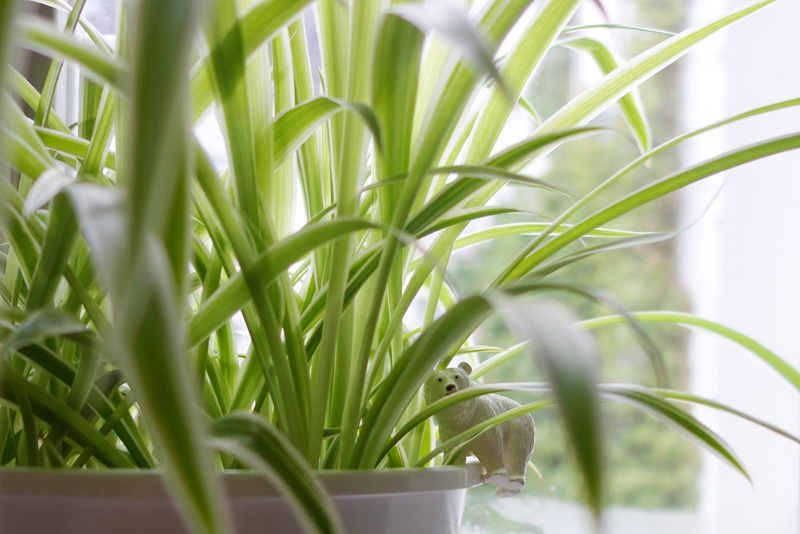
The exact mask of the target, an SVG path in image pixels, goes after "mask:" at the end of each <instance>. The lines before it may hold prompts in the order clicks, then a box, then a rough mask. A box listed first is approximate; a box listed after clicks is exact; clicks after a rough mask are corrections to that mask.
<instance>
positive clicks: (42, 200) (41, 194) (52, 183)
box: [22, 168, 75, 217]
mask: <svg viewBox="0 0 800 534" xmlns="http://www.w3.org/2000/svg"><path fill="white" fill-rule="evenodd" d="M74 182H75V179H74V178H72V177H70V176H67V175H66V174H64V172H62V171H61V170H60V169H57V168H53V169H49V170H47V171H45V172H44V173H42V174H41V176H39V178H38V179H37V180H36V181H35V182H34V183H33V186H31V190H30V191H29V192H28V195H27V196H26V197H25V206H24V207H23V208H22V215H23V217H30V216H31V215H32V214H33V213H34V212H36V211H38V210H39V209H41V208H43V207H44V206H45V205H46V204H47V203H48V202H50V201H51V200H53V198H54V197H55V196H56V195H58V193H60V192H61V190H62V189H63V188H64V187H66V186H68V185H69V184H71V183H74Z"/></svg>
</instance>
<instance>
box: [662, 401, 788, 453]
mask: <svg viewBox="0 0 800 534" xmlns="http://www.w3.org/2000/svg"><path fill="white" fill-rule="evenodd" d="M651 391H652V392H653V393H656V394H658V395H660V396H662V397H664V398H665V399H669V400H672V401H679V402H685V403H689V404H698V405H701V406H708V407H710V408H714V409H715V410H719V411H722V412H727V413H730V414H733V415H735V416H737V417H741V418H742V419H745V420H747V421H750V422H751V423H755V424H757V425H759V426H762V427H764V428H766V429H767V430H771V431H772V432H775V433H776V434H778V435H780V436H783V437H785V438H787V439H790V440H792V441H794V442H796V443H798V444H800V438H798V437H796V436H793V435H792V434H790V433H788V432H786V431H785V430H783V429H781V428H778V427H777V426H775V425H772V424H770V423H767V422H766V421H763V420H762V419H759V418H757V417H754V416H752V415H749V414H746V413H744V412H742V411H741V410H737V409H736V408H731V407H730V406H727V405H725V404H722V403H721V402H717V401H714V400H711V399H706V398H703V397H698V396H697V395H692V394H691V393H684V392H683V391H674V390H670V389H652V390H651Z"/></svg>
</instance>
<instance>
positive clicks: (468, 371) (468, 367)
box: [458, 362, 472, 376]
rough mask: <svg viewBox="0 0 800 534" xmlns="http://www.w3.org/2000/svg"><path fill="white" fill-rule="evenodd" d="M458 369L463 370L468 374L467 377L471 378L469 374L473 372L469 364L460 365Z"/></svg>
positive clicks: (462, 363)
mask: <svg viewBox="0 0 800 534" xmlns="http://www.w3.org/2000/svg"><path fill="white" fill-rule="evenodd" d="M458 368H459V369H463V370H464V372H465V373H467V376H469V374H470V373H471V372H472V367H470V365H469V364H468V363H467V362H461V363H459V364H458Z"/></svg>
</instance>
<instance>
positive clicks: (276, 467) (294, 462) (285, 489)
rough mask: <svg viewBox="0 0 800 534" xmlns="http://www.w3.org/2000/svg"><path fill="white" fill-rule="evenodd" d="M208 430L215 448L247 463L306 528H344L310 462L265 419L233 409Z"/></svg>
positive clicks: (329, 530)
mask: <svg viewBox="0 0 800 534" xmlns="http://www.w3.org/2000/svg"><path fill="white" fill-rule="evenodd" d="M211 431H212V433H213V435H214V436H215V439H214V440H212V443H213V444H214V445H215V446H216V447H217V448H218V449H219V450H221V451H225V452H227V453H229V454H231V455H233V456H234V457H236V458H237V459H239V460H240V461H242V462H244V463H246V464H249V465H250V466H251V467H253V468H254V469H255V470H256V471H257V472H258V473H259V474H261V475H262V476H264V477H265V478H267V479H268V480H269V481H270V482H272V483H273V484H274V485H275V486H276V487H277V488H278V490H279V491H280V492H281V493H282V494H283V496H284V497H286V499H287V500H288V502H289V504H290V506H291V507H292V509H293V511H294V513H295V517H296V518H297V519H298V521H299V522H300V524H301V525H302V527H303V529H304V530H305V531H306V532H318V533H320V534H328V533H337V532H341V533H343V532H344V526H343V524H342V520H341V518H340V517H339V513H338V511H337V510H336V507H335V506H334V504H333V501H332V500H331V498H330V496H329V495H328V492H327V491H326V490H325V488H324V487H323V486H322V483H321V482H320V481H319V480H318V479H317V478H316V476H315V475H314V473H313V471H312V470H311V466H310V465H309V464H308V462H306V460H305V459H303V457H302V456H301V455H300V454H299V453H298V452H297V450H296V449H295V448H294V447H292V445H291V444H290V443H289V442H288V440H287V439H286V438H285V437H284V436H283V435H282V434H281V433H280V432H278V431H277V430H276V429H275V428H274V427H273V426H272V425H270V424H269V423H268V422H267V421H266V420H264V419H263V418H261V417H259V416H258V415H255V414H250V413H244V412H240V413H233V414H229V415H226V416H224V417H222V418H220V419H218V420H216V421H214V423H213V424H212V426H211Z"/></svg>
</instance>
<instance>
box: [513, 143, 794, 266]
mask: <svg viewBox="0 0 800 534" xmlns="http://www.w3.org/2000/svg"><path fill="white" fill-rule="evenodd" d="M797 148H800V134H790V135H786V136H783V137H777V138H774V139H768V140H766V141H761V142H759V143H756V144H753V145H750V146H747V147H744V148H740V149H738V150H733V151H731V152H728V153H726V154H723V155H721V156H718V157H715V158H712V159H710V160H708V161H705V162H702V163H699V164H697V165H694V166H692V167H689V168H688V169H685V170H682V171H679V172H677V173H675V174H672V175H670V176H667V177H665V178H662V179H661V180H658V181H656V182H655V183H653V184H651V185H649V186H646V187H644V188H642V189H639V190H638V191H634V192H633V193H631V194H629V195H627V196H626V197H623V198H622V199H620V200H618V201H616V202H614V203H613V204H611V205H609V206H607V207H605V208H603V209H601V210H600V211H597V212H595V213H594V214H592V215H590V216H588V217H586V218H585V219H583V220H582V221H580V222H579V223H578V224H576V225H575V226H573V227H572V228H571V229H569V230H567V231H566V232H564V233H563V234H561V235H560V236H558V237H556V238H555V239H553V240H551V241H549V242H548V243H547V244H545V245H543V246H542V247H541V248H539V249H538V250H536V251H535V252H533V253H532V254H531V255H530V256H528V257H527V258H525V259H524V260H523V261H521V262H519V263H518V264H517V267H516V268H514V269H513V271H512V274H511V276H510V277H511V278H515V277H518V276H522V275H524V274H526V273H527V272H529V271H530V270H532V269H533V268H534V267H536V266H537V265H539V264H540V263H542V262H543V261H545V260H546V259H549V258H550V257H551V256H552V255H553V254H554V253H555V252H556V251H558V250H560V249H562V248H564V247H565V246H566V245H567V244H569V243H572V242H573V241H576V240H577V239H580V237H581V236H582V235H583V234H585V233H586V232H588V231H591V230H592V229H594V228H597V227H598V226H600V225H602V224H605V223H607V222H608V221H610V220H612V219H615V218H617V217H619V216H620V215H623V214H625V213H627V212H629V211H631V210H633V209H635V208H638V207H639V206H642V205H644V204H646V203H648V202H650V201H652V200H655V199H657V198H661V197H662V196H664V195H666V194H668V193H671V192H673V191H677V190H678V189H681V188H683V187H686V186H687V185H689V184H692V183H694V182H697V181H699V180H702V179H703V178H706V177H708V176H712V175H714V174H717V173H719V172H722V171H725V170H728V169H731V168H733V167H736V166H738V165H742V164H744V163H749V162H751V161H755V160H758V159H761V158H764V157H767V156H771V155H774V154H779V153H781V152H786V151H788V150H795V149H797ZM512 265H513V264H512Z"/></svg>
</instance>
